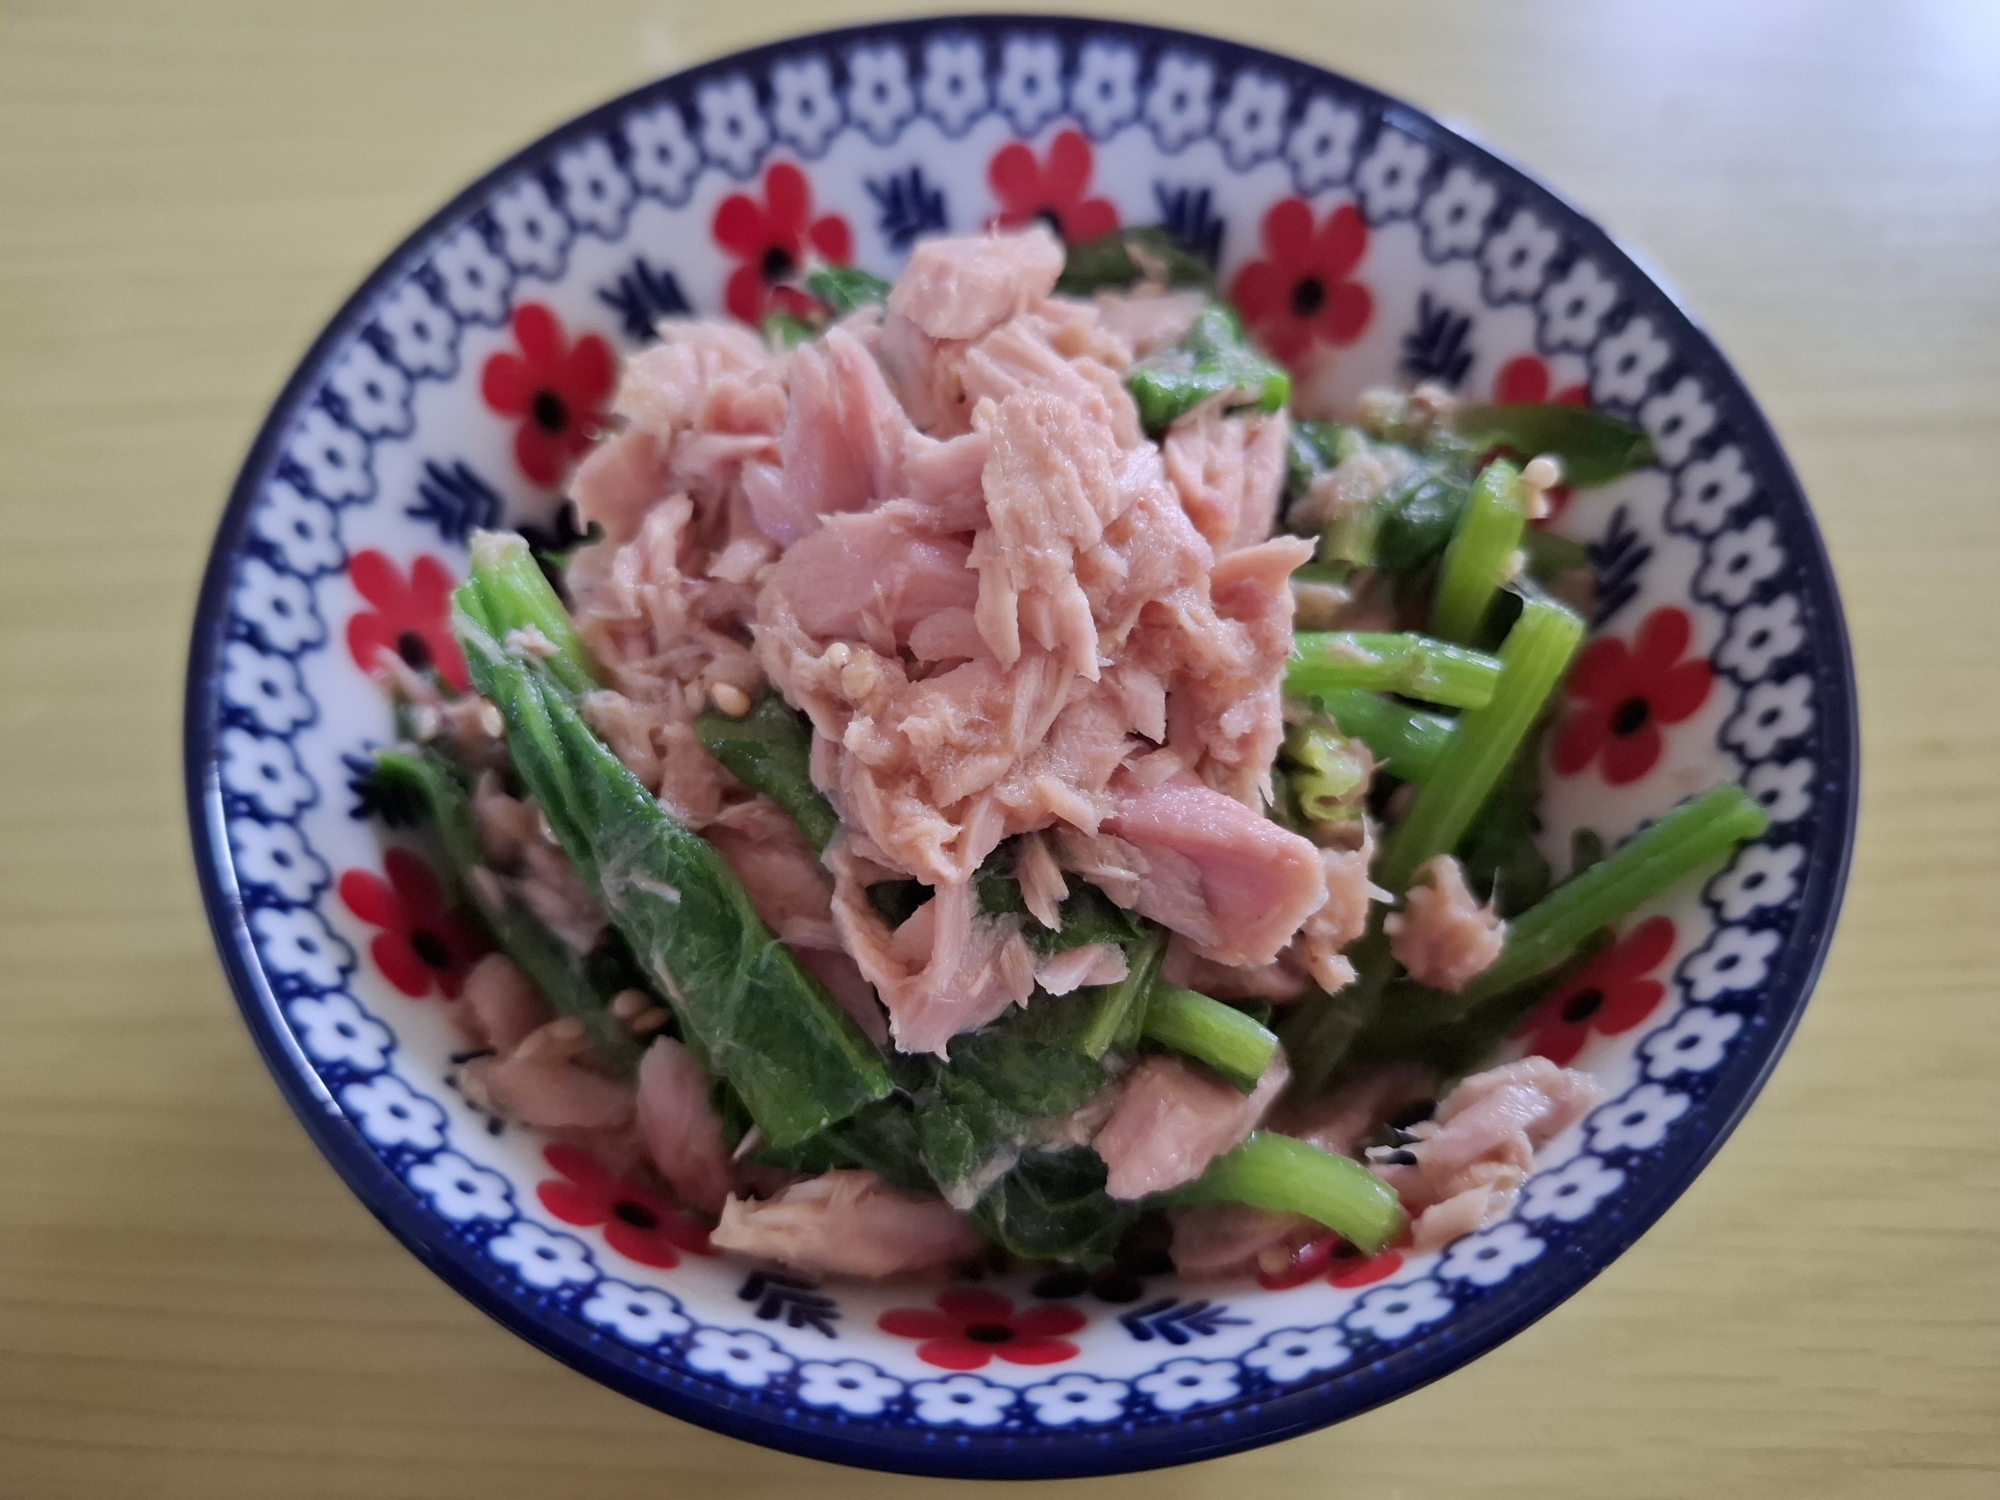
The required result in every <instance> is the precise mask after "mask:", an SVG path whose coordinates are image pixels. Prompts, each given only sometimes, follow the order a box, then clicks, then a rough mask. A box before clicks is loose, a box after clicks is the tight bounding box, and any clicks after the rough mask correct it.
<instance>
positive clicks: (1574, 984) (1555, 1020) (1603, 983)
mask: <svg viewBox="0 0 2000 1500" xmlns="http://www.w3.org/2000/svg"><path fill="white" fill-rule="evenodd" d="M1673 946H1674V924H1673V923H1672V922H1671V921H1670V920H1668V919H1667V918H1666V917H1650V918H1648V919H1647V920H1646V921H1644V922H1641V923H1640V924H1639V925H1638V926H1637V927H1635V928H1633V929H1632V931H1631V933H1630V934H1629V935H1627V936H1626V937H1624V938H1621V939H1620V940H1619V941H1617V942H1615V943H1613V944H1612V945H1611V946H1610V947H1608V948H1605V949H1604V950H1602V951H1601V952H1599V953H1598V954H1597V955H1596V956H1595V957H1593V958H1592V959H1590V961H1589V962H1588V963H1586V964H1584V966H1583V967H1582V968H1580V969H1578V970H1577V971H1576V972H1575V973H1574V974H1572V975H1570V977H1569V978H1568V979H1566V980H1564V981H1563V983H1562V984H1561V985H1559V986H1558V987H1557V988H1556V989H1555V990H1554V991H1552V992H1551V993H1550V995H1549V997H1548V998H1547V999H1546V1000H1544V1001H1542V1003H1541V1004H1540V1005H1538V1006H1536V1007H1535V1009H1534V1010H1533V1011H1531V1012H1530V1013H1529V1015H1528V1019H1527V1020H1526V1021H1525V1022H1523V1023H1522V1025H1521V1029H1520V1030H1519V1031H1518V1032H1516V1033H1515V1035H1517V1036H1525V1037H1527V1038H1528V1039H1529V1040H1528V1052H1529V1055H1530V1056H1535V1055H1539V1056H1542V1057H1546V1058H1547V1059H1548V1060H1549V1061H1550V1062H1552V1063H1555V1064H1556V1065H1557V1066H1559V1067H1561V1066H1566V1065H1567V1064H1568V1063H1569V1062H1570V1060H1571V1059H1572V1058H1574V1057H1575V1056H1576V1055H1577V1054H1578V1053H1579V1052H1581V1051H1583V1049H1584V1047H1585V1045H1586V1044H1587V1043H1588V1042H1589V1041H1590V1038H1591V1034H1592V1033H1593V1032H1594V1033H1596V1034H1598V1035H1599V1036H1616V1035H1618V1034H1619V1033H1620V1032H1621V1031H1630V1030H1631V1029H1632V1028H1633V1027H1634V1026H1637V1025H1638V1024H1639V1023H1640V1022H1641V1021H1643V1020H1645V1019H1646V1017H1648V1016H1650V1015H1651V1014H1652V1013H1653V1012H1654V1011H1655V1010H1656V1009H1658V1008H1659V1004H1660V1002H1661V1001H1662V1000H1664V999H1665V998H1666V994H1667V987H1666V986H1665V985H1664V984H1662V983H1661V982H1660V981H1659V980H1657V979H1654V978H1651V977H1650V976H1651V974H1652V972H1653V970H1654V969H1656V968H1658V967H1659V965H1660V961H1661V960H1662V959H1664V958H1665V957H1666V956H1667V954H1668V953H1670V952H1671V951H1672V950H1673Z"/></svg>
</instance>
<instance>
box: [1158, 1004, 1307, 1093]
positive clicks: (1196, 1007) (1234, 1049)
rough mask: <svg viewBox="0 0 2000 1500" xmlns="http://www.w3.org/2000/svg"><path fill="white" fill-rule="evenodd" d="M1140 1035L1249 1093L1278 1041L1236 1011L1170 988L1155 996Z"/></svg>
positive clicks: (1260, 1075) (1268, 1063) (1275, 1049)
mask: <svg viewBox="0 0 2000 1500" xmlns="http://www.w3.org/2000/svg"><path fill="white" fill-rule="evenodd" d="M1142 1034H1143V1035H1144V1036H1145V1038H1146V1039H1147V1040H1148V1041H1153V1042H1158V1043H1159V1044H1160V1045H1161V1046H1162V1047H1171V1048H1172V1049H1173V1050H1174V1051H1176V1052H1184V1053H1186V1054H1187V1055H1188V1056H1189V1057H1192V1058H1194V1059H1196V1060H1197V1061H1199V1062H1205V1063H1207V1064H1208V1065H1209V1066H1210V1067H1211V1068H1213V1069H1215V1071H1216V1072H1218V1073H1220V1074H1221V1075H1222V1076H1223V1077H1224V1078H1227V1079H1228V1080H1229V1081H1230V1082H1231V1083H1233V1084H1235V1085H1236V1087H1237V1088H1238V1089H1239V1090H1240V1091H1241V1092H1243V1093H1246V1094H1247V1093H1249V1092H1250V1091H1251V1090H1252V1089H1254V1088H1255V1087H1256V1086H1257V1080H1258V1079H1260V1078H1262V1077H1263V1076H1264V1070H1265V1069H1266V1068H1268V1067H1270V1065H1271V1058H1272V1057H1273V1055H1275V1054H1276V1052H1277V1050H1278V1039H1277V1037H1275V1036H1273V1035H1272V1034H1271V1033H1270V1032H1269V1031H1267V1030H1265V1029H1264V1028H1263V1027H1262V1026H1260V1025H1258V1024H1257V1022H1256V1021H1255V1020H1253V1019H1252V1018H1251V1017H1249V1016H1247V1015H1245V1014H1244V1013H1243V1012H1242V1011H1240V1010H1237V1009H1236V1008H1235V1007H1234V1006H1230V1005H1224V1004H1223V1003H1222V1002H1221V1001H1220V1000H1211V999H1209V998H1208V996H1206V995H1202V994H1197V993H1196V992H1195V991H1193V990H1184V989H1178V988H1176V987H1174V986H1172V985H1161V986H1159V987H1158V988H1157V989H1155V990H1154V991H1153V998H1152V1000H1151V1001H1150V1002H1149V1003H1148V1004H1147V1006H1146V1023H1145V1026H1144V1027H1143V1028H1142Z"/></svg>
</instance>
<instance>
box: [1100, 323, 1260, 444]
mask: <svg viewBox="0 0 2000 1500" xmlns="http://www.w3.org/2000/svg"><path fill="white" fill-rule="evenodd" d="M1125 384H1126V386H1127V387H1128V388H1129V389H1130V390H1131V392H1132V399H1133V400H1134V401H1136V402H1137V403H1138V406H1139V420H1140V422H1141V423H1142V424H1143V425H1144V427H1145V429H1146V432H1147V434H1148V435H1149V436H1151V437H1155V438H1157V437H1159V436H1160V435H1161V434H1162V433H1164V432H1165V431H1166V430H1167V429H1168V428H1169V427H1171V426H1173V425H1174V423H1175V422H1177V421H1179V420H1180V419H1181V418H1182V417H1184V416H1186V415H1187V414H1188V413H1189V412H1191V411H1193V410H1194V409H1195V408H1196V407H1197V406H1199V405H1201V403H1202V402H1204V401H1207V400H1209V399H1210V398H1211V397H1215V396H1229V395H1234V396H1236V397H1237V398H1238V400H1239V401H1240V402H1241V403H1242V404H1243V405H1246V406H1254V407H1256V408H1257V409H1258V410H1259V411H1264V412H1274V411H1280V410H1282V409H1283V408H1284V405H1285V402H1286V401H1288V400H1289V399H1291V394H1292V378H1291V376H1289V375H1287V374H1286V373H1285V372H1284V370H1283V369H1282V368H1281V367H1280V366H1278V365H1275V364H1273V363H1271V361H1270V360H1268V359H1266V358H1265V357H1264V356H1263V355H1261V354H1259V353H1258V352H1257V351H1256V350H1255V349H1254V348H1252V347H1251V345H1250V339H1249V336H1248V335H1247V334H1246V333H1244V331H1243V325H1242V323H1241V322H1239V321H1238V320H1237V317H1236V314H1235V313H1234V312H1233V311H1231V310H1230V309H1229V308H1228V307H1227V306H1225V305H1224V304H1222V303H1220V302H1214V303H1210V304H1209V305H1208V306H1207V307H1206V308H1204V309H1202V312H1201V315H1200V316H1199V317H1197V318H1196V319H1195V320H1194V326H1193V327H1192V328H1190V329H1189V330H1188V334H1187V338H1186V339H1185V340H1184V341H1183V342H1182V343H1181V345H1180V346H1179V347H1178V348H1176V349H1171V350H1168V351H1167V352H1165V353H1163V354H1158V355H1155V356H1153V357H1152V358H1151V359H1147V360H1142V361H1141V362H1140V363H1139V364H1137V365H1135V366H1134V367H1133V369H1132V373H1131V374H1130V375H1128V376H1126V378H1125Z"/></svg>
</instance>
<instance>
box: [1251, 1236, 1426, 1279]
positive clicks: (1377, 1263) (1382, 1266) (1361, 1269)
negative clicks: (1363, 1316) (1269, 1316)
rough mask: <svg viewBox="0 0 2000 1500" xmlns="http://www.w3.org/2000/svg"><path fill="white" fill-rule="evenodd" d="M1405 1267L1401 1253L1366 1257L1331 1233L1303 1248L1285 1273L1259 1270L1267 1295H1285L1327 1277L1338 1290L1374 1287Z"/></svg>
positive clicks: (1311, 1241)
mask: <svg viewBox="0 0 2000 1500" xmlns="http://www.w3.org/2000/svg"><path fill="white" fill-rule="evenodd" d="M1402 1266H1403V1256H1402V1253H1401V1252H1400V1251H1397V1250H1384V1251H1383V1252H1382V1253H1381V1254H1379V1255H1363V1254H1362V1253H1361V1252H1360V1251H1359V1250H1357V1249H1355V1248H1354V1247H1353V1246H1352V1245H1350V1244H1348V1243H1347V1241H1346V1240H1343V1239H1342V1238H1341V1237H1340V1236H1339V1235H1337V1234H1329V1235H1322V1236H1321V1237H1320V1238H1319V1239H1316V1240H1308V1241H1307V1242H1306V1243H1305V1244H1303V1245H1301V1246H1299V1247H1298V1249H1296V1250H1294V1251H1293V1252H1292V1258H1291V1261H1290V1263H1289V1264H1287V1265H1286V1266H1285V1268H1284V1269H1283V1270H1280V1271H1259V1272H1258V1273H1257V1285H1259V1286H1261V1287H1263V1288H1264V1290H1265V1291H1267V1292H1282V1291H1285V1290H1288V1289H1289V1288H1291V1287H1295V1286H1304V1285H1305V1284H1306V1283H1307V1282H1308V1281H1317V1280H1318V1279H1319V1278H1320V1277H1322V1276H1324V1277H1325V1278H1326V1279H1327V1281H1328V1282H1329V1283H1331V1284H1332V1285H1334V1286H1337V1287H1343V1288H1352V1287H1359V1286H1373V1285H1374V1284H1375V1283H1376V1282H1378V1281H1386V1280H1388V1278H1389V1277H1391V1276H1394V1275H1395V1274H1396V1272H1398V1271H1399V1270H1401V1269H1402Z"/></svg>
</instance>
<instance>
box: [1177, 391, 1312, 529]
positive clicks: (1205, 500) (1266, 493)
mask: <svg viewBox="0 0 2000 1500" xmlns="http://www.w3.org/2000/svg"><path fill="white" fill-rule="evenodd" d="M1290 432H1291V422H1290V419H1289V418H1287V417H1286V416H1285V414H1284V413H1283V412H1279V413H1277V414H1276V415H1274V416H1268V417H1267V416H1255V415H1253V416H1248V417H1242V416H1235V417H1226V416H1224V415H1223V414H1222V412H1221V410H1220V408H1219V407H1218V406H1216V405H1214V404H1209V405H1205V406H1204V407H1202V409H1201V410H1200V411H1198V412H1195V413H1193V414H1192V415H1190V416H1188V417H1186V418H1184V419H1183V420H1181V421H1179V422H1177V423H1175V424H1174V426H1173V429H1172V430H1171V431H1170V432H1168V433H1167V436H1166V441H1165V442H1163V443H1162V444H1161V451H1162V452H1163V453H1164V455H1165V457H1166V465H1167V478H1168V479H1170V480H1172V481H1173V485H1174V488H1175V490H1177V491H1178V492H1179V494H1180V497H1181V504H1182V505H1184V506H1186V507H1187V513H1188V516H1189V517H1190V519H1192V520H1193V522H1194V524H1195V527H1196V529H1198V530H1199V531H1200V532H1201V534H1202V536H1203V537H1204V538H1205V539H1206V540H1207V541H1208V544H1209V545H1210V546H1211V547H1213V548H1214V549H1215V552H1216V555H1217V556H1218V557H1219V556H1221V555H1222V554H1223V553H1225V552H1233V551H1235V550H1236V549H1237V548H1238V547H1247V546H1250V545H1252V544H1254V543H1257V542H1261V541H1263V540H1264V538H1266V537H1267V536H1269V535H1270V534H1271V526H1272V523H1273V522H1275V521H1276V520H1277V516H1278V501H1279V498H1280V497H1281V496H1282V494H1283V492H1284V488H1285V444H1286V439H1287V437H1288V436H1289V434H1290Z"/></svg>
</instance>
